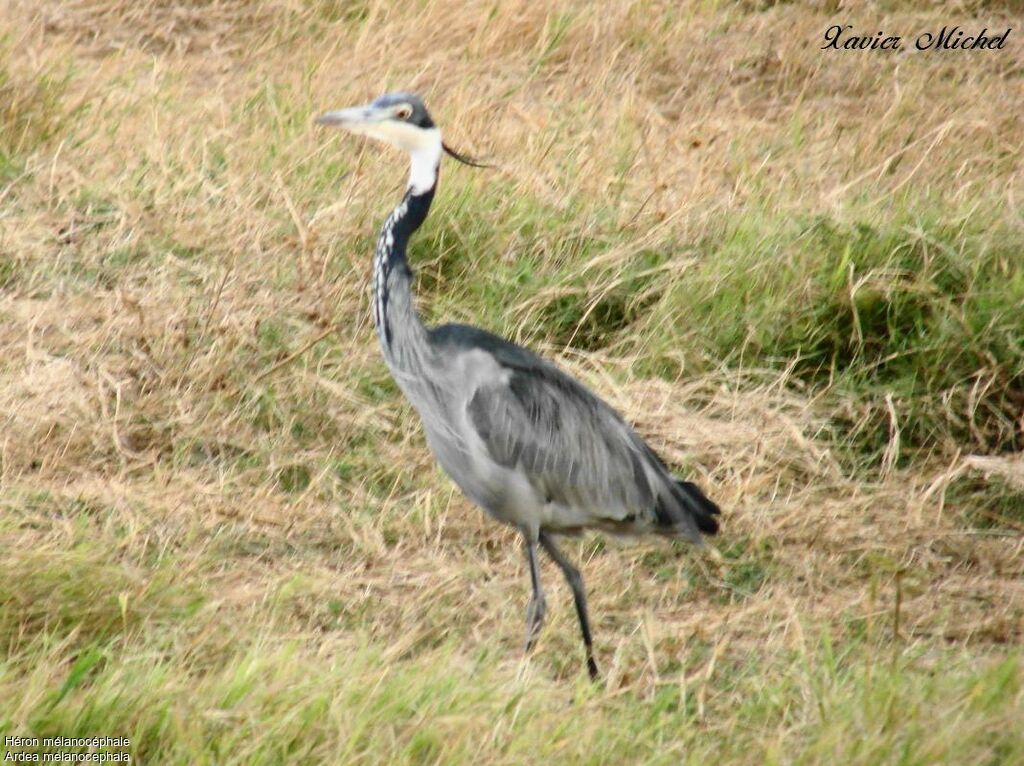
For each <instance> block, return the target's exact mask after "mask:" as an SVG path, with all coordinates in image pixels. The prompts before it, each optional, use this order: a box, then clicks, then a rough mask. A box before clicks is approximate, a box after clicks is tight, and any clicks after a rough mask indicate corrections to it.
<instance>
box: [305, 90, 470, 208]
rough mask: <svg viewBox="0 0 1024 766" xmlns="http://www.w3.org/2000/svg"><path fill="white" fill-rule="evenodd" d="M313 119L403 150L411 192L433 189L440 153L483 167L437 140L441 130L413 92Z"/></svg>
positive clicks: (396, 94)
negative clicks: (407, 160) (408, 169)
mask: <svg viewBox="0 0 1024 766" xmlns="http://www.w3.org/2000/svg"><path fill="white" fill-rule="evenodd" d="M316 122H317V124H318V125H327V126H332V127H338V128H342V129H343V130H347V131H348V132H349V133H355V134H357V135H361V136H369V137H370V138H373V139H376V140H377V141H383V142H384V143H386V144H391V145H392V146H394V147H397V148H399V149H401V150H403V151H405V152H407V153H408V154H409V160H410V165H411V169H410V174H409V186H410V188H411V189H412V191H413V193H423V192H425V191H427V190H428V189H432V188H433V186H434V184H435V183H436V181H437V167H438V165H439V164H440V162H441V153H442V152H444V153H446V154H448V155H449V156H451V157H453V158H454V159H456V160H458V161H459V162H462V163H464V164H466V165H472V166H473V167H486V166H484V165H482V164H481V163H479V162H476V161H475V160H472V159H470V158H469V157H466V156H464V155H462V154H460V153H459V152H456V151H455V150H454V149H452V148H451V147H449V146H448V145H447V144H446V143H444V141H442V140H441V131H440V130H439V129H438V127H437V126H436V125H435V124H434V121H433V119H431V117H430V113H429V112H428V111H427V107H426V106H424V104H423V101H422V100H421V99H420V97H419V96H417V95H415V94H413V93H386V94H384V95H383V96H380V97H379V98H377V99H375V100H374V101H372V102H370V103H369V104H365V105H363V106H353V107H349V108H348V109H338V110H336V111H333V112H326V113H324V114H322V115H320V116H319V117H317V118H316Z"/></svg>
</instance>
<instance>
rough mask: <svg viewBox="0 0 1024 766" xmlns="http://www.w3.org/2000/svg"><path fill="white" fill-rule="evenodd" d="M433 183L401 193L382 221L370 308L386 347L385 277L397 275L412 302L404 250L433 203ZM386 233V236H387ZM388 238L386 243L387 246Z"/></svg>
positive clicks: (388, 334) (388, 325) (387, 296)
mask: <svg viewBox="0 0 1024 766" xmlns="http://www.w3.org/2000/svg"><path fill="white" fill-rule="evenodd" d="M436 189H437V184H436V182H435V184H434V185H433V186H431V187H430V188H429V189H427V190H426V191H425V192H423V193H421V194H414V193H413V192H412V190H411V189H410V190H409V191H407V192H406V193H405V197H403V198H402V201H401V203H399V205H398V207H396V208H395V210H394V212H393V213H392V214H391V216H389V218H388V220H387V221H385V222H384V228H383V229H382V230H381V233H380V239H379V240H378V245H377V247H378V252H377V259H378V260H379V263H375V264H374V268H375V269H376V270H377V272H376V275H375V278H376V282H377V283H376V285H375V289H376V291H377V293H376V295H374V302H375V303H374V305H375V308H376V311H377V314H378V315H377V320H378V322H379V323H380V328H379V329H380V331H381V332H382V333H383V336H384V340H385V342H386V343H387V344H390V343H391V338H392V332H391V323H390V321H389V317H388V304H389V302H390V286H389V278H390V276H391V272H392V271H397V274H399V275H401V277H402V278H403V280H402V281H403V282H404V285H403V286H404V287H405V289H406V290H407V291H409V293H410V295H409V301H410V302H411V301H412V295H411V293H412V289H411V281H412V270H411V269H410V268H409V263H408V261H407V260H406V247H407V245H408V243H409V238H410V237H411V236H412V234H413V232H415V231H416V229H418V228H419V227H420V226H421V225H422V224H423V221H425V220H426V218H427V213H428V212H430V203H431V202H433V200H434V192H435V190H436ZM389 234H390V237H389V236H388V235H389ZM389 239H390V244H389Z"/></svg>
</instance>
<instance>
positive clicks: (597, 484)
mask: <svg viewBox="0 0 1024 766" xmlns="http://www.w3.org/2000/svg"><path fill="white" fill-rule="evenodd" d="M318 121H319V122H321V123H322V124H328V125H338V126H340V127H343V128H346V129H348V130H350V131H351V132H356V133H360V134H364V135H369V136H371V137H374V138H378V139H380V140H383V141H386V142H388V143H391V144H393V145H396V146H398V147H400V148H402V149H404V150H406V151H407V152H408V153H409V156H410V160H411V169H410V181H409V188H408V190H407V192H406V194H405V196H404V197H403V199H402V201H401V202H400V203H399V205H398V206H397V207H396V208H395V210H394V212H393V213H392V214H391V215H390V216H389V217H388V219H387V220H386V221H385V223H384V226H383V228H382V229H381V233H380V237H379V238H378V242H377V249H376V253H375V258H374V269H373V275H374V287H373V308H374V320H375V324H376V327H377V332H378V336H379V339H380V343H381V350H382V352H383V355H384V359H385V362H386V363H387V365H388V367H389V369H390V370H391V373H392V375H393V376H394V378H395V381H396V382H397V383H398V386H399V387H400V388H401V390H402V392H403V393H404V394H405V396H406V397H407V398H408V399H409V401H410V402H411V403H412V405H413V407H414V408H415V409H416V411H417V412H418V413H419V415H420V417H421V419H422V421H423V426H424V430H425V431H426V435H427V441H428V443H429V445H430V448H431V450H432V451H433V453H434V454H435V456H436V457H437V459H438V462H439V463H440V464H441V466H442V468H443V469H444V470H445V471H446V472H447V473H448V475H449V476H450V477H451V478H452V480H453V481H454V482H455V483H456V484H457V485H458V486H459V488H460V489H461V490H462V491H463V492H464V493H465V494H466V496H467V497H469V498H470V499H471V500H472V501H473V502H475V503H476V504H477V505H479V506H480V507H481V508H482V509H483V510H484V511H485V512H487V513H488V514H489V515H490V516H491V517H493V518H494V519H496V520H498V521H501V522H504V523H507V524H511V525H513V526H515V527H516V528H517V529H519V531H520V532H521V533H522V535H523V539H524V541H525V544H526V552H527V561H528V565H529V571H530V577H531V583H532V596H531V598H530V602H529V606H528V609H527V648H528V649H529V648H530V647H532V646H533V644H534V642H535V640H536V637H537V634H538V632H539V630H540V627H541V625H542V623H543V620H544V614H545V611H546V607H545V600H544V594H543V589H542V588H541V583H540V569H539V566H538V561H537V546H538V545H539V546H540V547H542V548H543V549H544V550H545V551H546V552H547V553H548V555H549V556H550V557H551V558H552V560H553V561H554V562H555V563H556V564H557V565H558V566H559V568H561V570H562V571H563V573H564V574H565V577H566V580H567V582H568V583H569V585H570V587H571V589H572V592H573V598H574V602H575V605H576V610H577V614H578V617H579V620H580V627H581V630H582V633H583V638H584V644H585V647H586V652H587V667H588V670H589V671H590V674H591V676H595V677H596V674H597V665H596V663H595V661H594V658H593V651H592V645H591V644H592V642H591V633H590V625H589V619H588V616H587V605H586V596H585V593H584V590H583V583H582V578H581V577H580V574H579V571H578V570H577V569H576V568H575V567H573V565H572V564H571V563H570V562H569V561H568V559H566V558H565V556H564V555H563V554H562V553H561V551H560V550H559V549H558V547H557V546H556V544H555V542H554V539H553V535H572V534H578V533H580V532H581V531H583V530H584V529H600V530H604V531H607V532H611V533H615V534H630V535H634V534H645V533H654V534H658V535H662V536H667V537H678V538H684V539H687V540H690V541H691V542H694V543H700V541H701V534H702V533H704V534H714V533H715V532H716V531H717V529H718V522H717V519H716V516H717V515H718V513H719V509H718V507H717V506H716V505H715V503H713V502H712V501H711V500H709V499H708V498H707V497H706V496H705V495H704V493H703V492H702V491H701V490H700V489H699V488H697V487H696V486H695V485H693V484H692V483H690V482H686V481H681V480H679V479H676V478H675V477H673V476H672V475H671V474H670V473H669V471H668V469H667V467H666V466H665V464H664V463H663V462H662V461H661V460H660V459H659V458H658V456H657V455H656V454H655V453H654V452H653V451H652V450H651V449H650V447H648V446H647V444H646V443H645V442H644V441H643V439H641V438H640V436H638V435H637V433H636V432H635V431H634V430H633V429H632V428H631V427H630V426H629V425H628V424H627V423H626V422H625V421H624V420H623V419H622V417H621V416H619V414H618V413H616V412H615V411H614V410H613V409H612V408H611V407H609V406H608V405H607V404H605V403H604V402H603V401H602V400H601V399H599V398H598V397H597V396H595V395H594V394H593V393H591V392H590V391H589V390H588V389H587V388H586V387H585V386H583V385H582V384H581V383H579V382H578V381H576V380H575V379H574V378H572V377H570V376H569V375H567V374H566V373H565V372H563V371H562V370H560V369H559V368H558V367H556V366H555V365H553V364H551V363H550V362H548V361H546V360H544V359H542V358H541V357H539V356H537V355H536V354H534V353H533V352H531V351H529V350H527V349H524V348H522V347H520V346H517V345H515V344H514V343H511V342H509V341H507V340H504V339H502V338H500V337H498V336H496V335H493V334H491V333H489V332H486V331H484V330H481V329H478V328H475V327H468V326H465V325H456V324H449V325H443V326H441V327H437V328H434V329H430V330H428V329H426V328H425V327H424V326H423V324H422V323H421V321H420V319H419V316H418V314H417V313H416V310H415V306H414V302H413V296H412V290H411V280H412V273H411V271H410V269H409V267H408V264H407V262H406V258H405V251H406V244H407V242H408V239H409V236H410V235H411V234H412V232H413V231H415V229H416V228H417V227H419V225H420V224H421V223H422V222H423V220H424V219H425V218H426V215H427V213H428V211H429V209H430V204H431V202H432V200H433V196H434V192H435V190H436V186H437V175H438V167H439V164H440V159H441V154H442V152H443V151H447V152H448V153H449V154H451V155H452V156H453V157H456V158H457V159H460V160H462V159H464V158H463V157H462V156H461V155H459V154H458V153H457V152H454V151H452V150H449V149H448V148H447V147H446V146H445V145H444V144H443V143H442V141H441V136H440V132H439V131H438V130H437V128H436V127H435V126H434V123H433V120H432V119H431V118H430V116H429V114H428V113H427V111H426V108H425V107H424V106H423V103H422V101H420V100H419V99H418V98H417V97H415V96H412V95H410V94H405V93H402V94H389V95H386V96H383V97H381V98H380V99H378V100H377V101H375V102H373V103H372V104H369V105H367V106H363V107H356V108H353V109H346V110H341V111H338V112H330V113H328V114H326V115H323V116H322V117H321V118H319V120H318Z"/></svg>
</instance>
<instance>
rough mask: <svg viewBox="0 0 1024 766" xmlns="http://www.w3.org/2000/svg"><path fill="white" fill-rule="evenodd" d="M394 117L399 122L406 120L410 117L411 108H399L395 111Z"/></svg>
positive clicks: (407, 106)
mask: <svg viewBox="0 0 1024 766" xmlns="http://www.w3.org/2000/svg"><path fill="white" fill-rule="evenodd" d="M395 117H397V118H398V119H400V120H408V119H409V118H410V117H412V107H411V106H409V105H405V106H400V107H398V109H397V110H395Z"/></svg>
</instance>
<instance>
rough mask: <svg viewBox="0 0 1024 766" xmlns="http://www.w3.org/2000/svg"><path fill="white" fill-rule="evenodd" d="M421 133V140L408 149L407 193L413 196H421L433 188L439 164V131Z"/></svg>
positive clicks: (435, 129)
mask: <svg viewBox="0 0 1024 766" xmlns="http://www.w3.org/2000/svg"><path fill="white" fill-rule="evenodd" d="M421 132H422V133H423V135H422V137H421V139H422V140H420V141H417V146H415V147H413V148H410V149H409V191H411V192H412V193H413V194H423V193H424V192H426V191H428V190H429V189H431V188H433V186H434V184H436V183H437V168H438V166H439V165H440V164H441V150H442V149H441V131H439V130H438V129H437V128H431V129H430V130H424V131H421Z"/></svg>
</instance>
